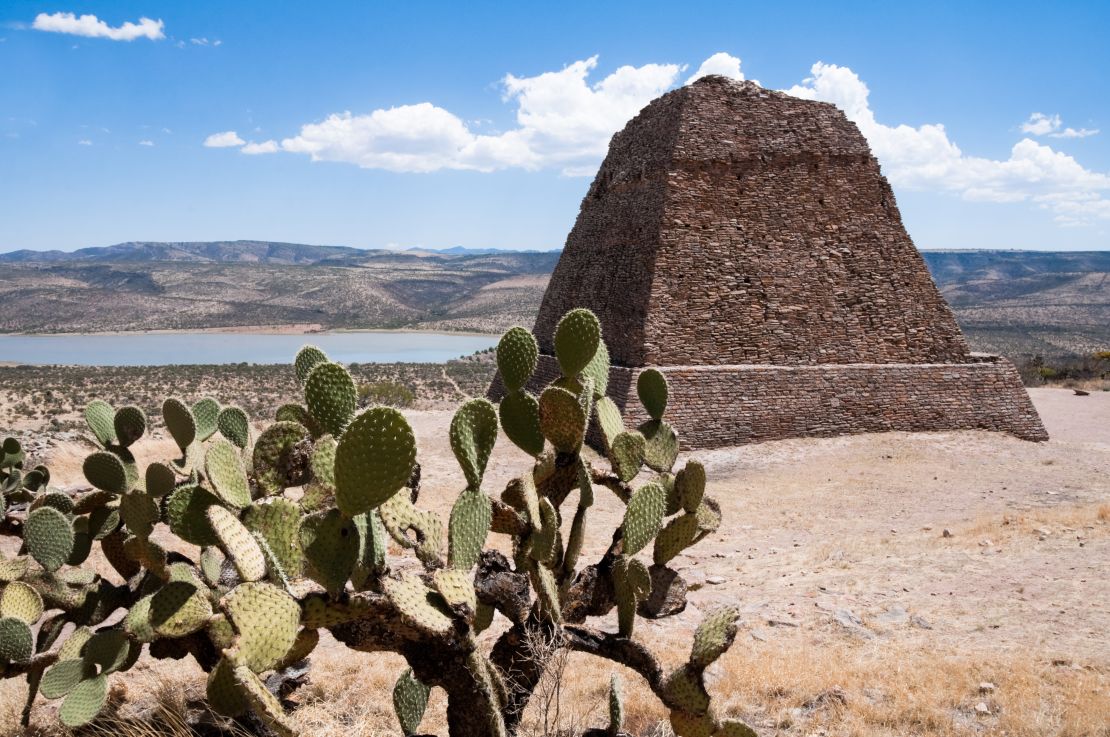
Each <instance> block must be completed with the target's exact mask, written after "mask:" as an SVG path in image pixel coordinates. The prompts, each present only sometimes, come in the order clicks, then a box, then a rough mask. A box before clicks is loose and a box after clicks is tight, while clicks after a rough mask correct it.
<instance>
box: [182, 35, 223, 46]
mask: <svg viewBox="0 0 1110 737" xmlns="http://www.w3.org/2000/svg"><path fill="white" fill-rule="evenodd" d="M189 43H191V44H193V45H194V46H219V45H221V44H222V43H223V41H221V40H220V39H218V38H217V39H216V40H214V41H209V40H208V39H207V38H206V37H201V38H190V39H189Z"/></svg>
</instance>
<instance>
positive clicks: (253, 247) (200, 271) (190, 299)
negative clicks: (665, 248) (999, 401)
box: [0, 241, 1110, 358]
mask: <svg viewBox="0 0 1110 737" xmlns="http://www.w3.org/2000/svg"><path fill="white" fill-rule="evenodd" d="M923 256H924V257H925V261H926V263H927V264H928V266H929V269H930V270H931V272H932V274H933V277H934V279H935V280H936V282H937V285H938V286H939V287H940V289H941V292H942V293H943V294H944V296H945V298H946V299H947V300H948V302H949V304H951V305H952V308H953V310H954V311H955V312H956V317H957V319H958V320H959V322H960V325H961V326H962V327H963V329H964V331H965V332H966V333H967V335H968V338H969V340H970V341H971V343H972V346H973V348H975V349H976V350H980V351H986V352H992V353H1002V354H1003V355H1007V356H1011V357H1013V358H1020V357H1023V356H1030V355H1033V354H1041V355H1043V356H1045V357H1053V358H1068V357H1074V356H1076V355H1083V354H1088V353H1091V352H1092V351H1095V350H1100V349H1101V350H1105V349H1106V348H1107V347H1110V252H1098V251H1095V252H1046V251H989V250H961V251H925V252H923ZM558 258H559V253H558V252H557V251H547V252H535V251H497V250H493V249H468V248H462V247H454V248H450V249H446V250H442V251H435V250H429V249H410V250H408V251H388V250H363V249H357V248H349V247H345V246H314V245H304V244H297V243H275V242H268V241H219V242H202V243H195V242H193V243H190V242H182V243H157V242H133V243H121V244H118V245H115V246H107V247H104V248H83V249H80V250H78V251H73V252H62V251H47V252H41V251H26V250H24V251H14V252H10V253H4V254H0V264H3V270H4V273H5V278H4V280H3V281H2V282H0V299H2V300H3V302H2V303H3V305H4V307H3V309H2V310H0V332H44V333H50V332H92V331H115V330H154V329H199V328H220V327H224V328H228V327H244V326H287V325H299V326H307V327H308V328H310V329H317V328H318V329H334V328H412V329H429V330H465V331H477V332H498V331H501V330H504V329H505V328H508V327H510V326H512V325H516V324H523V325H531V324H532V322H533V320H534V318H535V313H536V310H537V309H538V307H539V302H540V298H541V297H542V295H543V290H544V289H545V287H546V286H547V279H548V275H549V274H550V273H551V270H552V269H553V268H554V266H555V263H556V261H558Z"/></svg>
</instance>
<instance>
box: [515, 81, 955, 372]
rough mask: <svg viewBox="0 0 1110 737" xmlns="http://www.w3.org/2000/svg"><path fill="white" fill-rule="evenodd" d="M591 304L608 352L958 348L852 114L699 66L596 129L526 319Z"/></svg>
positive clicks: (925, 358) (859, 357)
mask: <svg viewBox="0 0 1110 737" xmlns="http://www.w3.org/2000/svg"><path fill="white" fill-rule="evenodd" d="M580 306H586V307H590V308H591V309H593V310H594V311H595V312H596V313H597V315H598V317H599V318H600V319H601V323H602V328H603V330H604V332H605V335H606V336H607V337H608V338H609V348H610V353H611V355H612V357H613V360H614V362H615V363H617V364H618V365H623V366H644V365H711V364H753V363H767V364H775V365H805V364H824V363H962V362H966V361H969V360H970V357H969V349H968V346H967V343H966V341H965V340H964V338H963V336H962V335H961V334H960V330H959V328H958V327H957V325H956V321H955V318H954V317H953V315H952V312H951V310H950V309H949V308H948V306H947V304H945V302H944V299H943V298H942V297H941V295H940V293H939V292H938V290H937V289H936V286H935V285H934V284H933V281H932V279H931V277H930V276H929V272H928V270H927V268H926V266H925V262H924V260H923V259H922V258H921V255H920V254H919V253H918V252H917V249H916V248H915V247H914V245H913V243H912V241H911V240H910V238H909V236H908V235H907V233H906V230H905V228H904V227H903V225H902V220H901V216H900V214H899V212H898V207H897V205H896V204H895V201H894V194H893V193H892V191H891V189H890V186H889V184H887V182H886V179H885V178H884V177H883V175H882V173H881V172H880V170H879V165H878V162H877V161H876V160H875V158H874V157H873V156H872V155H871V152H870V149H869V148H868V146H867V141H866V140H865V139H864V138H863V136H862V135H861V134H860V132H859V130H858V129H857V128H856V126H855V124H853V123H852V122H851V121H849V120H848V119H847V118H845V117H844V114H843V113H841V112H840V111H839V110H837V109H836V108H835V107H834V106H832V105H829V104H826V103H820V102H812V101H808V100H802V99H798V98H795V97H791V96H789V95H786V94H783V93H780V92H773V91H769V90H765V89H763V88H761V87H759V86H758V85H755V84H753V83H750V82H734V81H732V80H728V79H725V78H723V77H707V78H704V79H702V80H700V81H698V82H697V83H695V84H692V85H688V86H686V87H683V88H681V89H679V90H675V91H674V92H670V93H668V94H666V95H663V96H662V97H660V98H659V99H657V100H655V101H654V102H652V103H651V104H649V105H648V106H647V107H645V108H644V110H643V111H641V113H640V114H639V115H638V116H636V118H634V119H633V120H632V121H630V122H629V123H628V125H627V127H626V128H625V129H624V130H623V131H621V132H620V133H618V134H617V135H616V136H614V137H613V141H612V144H611V146H610V150H609V155H608V156H607V157H606V159H605V161H604V163H603V164H602V166H601V169H600V171H599V172H598V175H597V178H596V179H595V180H594V182H593V185H592V186H591V187H590V191H589V193H588V194H587V195H586V197H585V199H584V200H583V201H582V207H581V211H580V213H579V216H578V220H577V222H576V223H575V226H574V229H573V230H572V231H571V233H570V236H569V237H568V238H567V243H566V247H565V248H564V251H563V254H562V257H561V258H560V261H559V265H558V267H557V268H556V270H555V273H554V275H553V277H552V279H551V282H550V286H549V287H548V290H547V293H546V294H545V295H544V300H543V303H542V305H541V308H540V314H539V317H538V319H537V321H536V334H537V335H538V336H541V347H543V348H544V350H545V351H550V350H551V346H550V342H549V341H550V338H549V337H548V336H550V335H551V334H552V331H553V329H554V327H555V323H556V322H557V321H558V319H559V317H560V316H562V314H563V313H565V312H566V311H567V310H569V309H571V308H573V307H580Z"/></svg>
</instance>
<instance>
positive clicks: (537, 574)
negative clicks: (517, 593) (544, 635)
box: [528, 563, 563, 622]
mask: <svg viewBox="0 0 1110 737" xmlns="http://www.w3.org/2000/svg"><path fill="white" fill-rule="evenodd" d="M528 574H529V578H530V579H531V581H532V588H533V589H535V591H536V599H537V600H538V601H539V604H540V611H541V612H543V613H544V615H545V616H546V617H547V618H548V619H550V620H551V621H552V622H561V621H562V619H563V612H562V605H561V604H560V602H559V586H558V584H557V583H556V582H555V575H554V574H553V573H552V572H551V569H550V568H548V567H547V566H545V565H543V564H542V563H533V564H532V565H530V566H529V567H528Z"/></svg>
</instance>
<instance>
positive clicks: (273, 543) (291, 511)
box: [243, 497, 305, 578]
mask: <svg viewBox="0 0 1110 737" xmlns="http://www.w3.org/2000/svg"><path fill="white" fill-rule="evenodd" d="M243 524H244V525H246V527H247V529H248V530H250V531H251V532H253V533H254V534H256V535H260V536H261V537H262V539H264V540H265V541H266V544H267V545H268V546H269V548H270V551H271V552H272V553H273V554H274V557H275V558H276V559H277V563H278V565H280V566H281V569H282V570H283V571H285V573H286V574H287V575H289V576H293V577H295V578H299V577H300V576H301V573H302V571H303V570H304V562H305V559H304V550H302V549H301V540H300V535H299V534H298V527H299V526H300V524H301V511H300V509H298V508H297V505H296V503H294V502H291V501H289V500H288V499H285V498H284V497H275V498H273V499H268V500H263V501H259V502H255V503H254V504H252V505H251V506H249V507H247V511H246V512H245V513H244V514H243Z"/></svg>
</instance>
